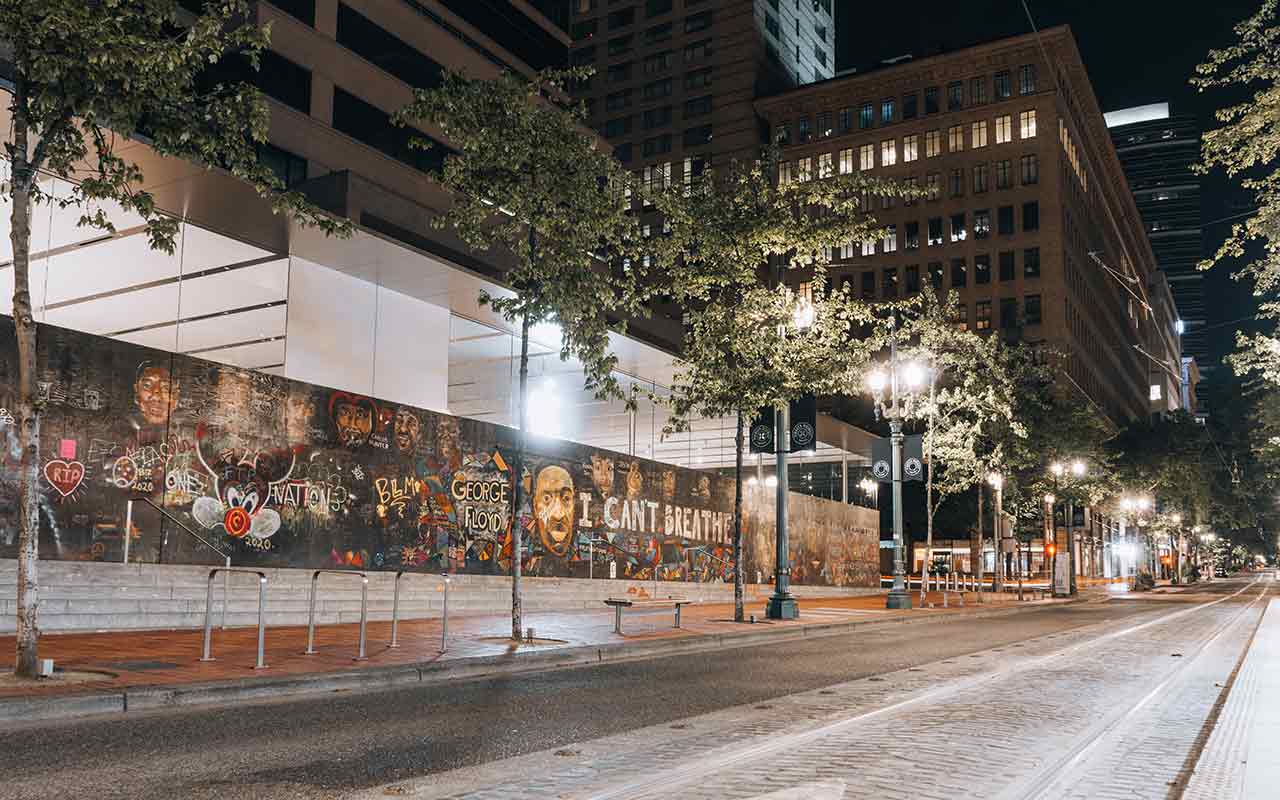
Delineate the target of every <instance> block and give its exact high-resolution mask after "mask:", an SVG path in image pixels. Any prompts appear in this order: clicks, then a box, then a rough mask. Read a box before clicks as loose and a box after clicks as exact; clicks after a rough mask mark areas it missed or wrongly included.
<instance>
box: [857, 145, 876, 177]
mask: <svg viewBox="0 0 1280 800" xmlns="http://www.w3.org/2000/svg"><path fill="white" fill-rule="evenodd" d="M875 167H876V146H875V145H874V144H864V145H862V146H861V147H859V148H858V169H860V170H862V171H863V172H866V171H867V170H871V169H875Z"/></svg>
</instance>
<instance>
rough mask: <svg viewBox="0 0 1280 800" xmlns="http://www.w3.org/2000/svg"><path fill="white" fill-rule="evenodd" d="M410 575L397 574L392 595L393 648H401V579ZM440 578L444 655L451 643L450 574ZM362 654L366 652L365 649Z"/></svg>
mask: <svg viewBox="0 0 1280 800" xmlns="http://www.w3.org/2000/svg"><path fill="white" fill-rule="evenodd" d="M407 574H409V573H407V572H405V571H404V570H400V571H399V572H397V573H396V582H395V593H394V594H393V595H392V598H393V599H392V601H391V644H390V645H388V646H389V647H391V648H397V647H399V646H400V579H401V578H403V577H404V576H405V575H407ZM440 577H441V578H443V579H444V609H443V611H444V613H443V614H442V616H441V618H440V652H441V653H443V652H444V651H445V650H446V649H448V646H449V644H448V642H449V577H450V576H449V573H447V572H442V573H440ZM361 652H364V651H363V649H362V650H361Z"/></svg>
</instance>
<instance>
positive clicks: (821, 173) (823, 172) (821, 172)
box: [818, 153, 831, 178]
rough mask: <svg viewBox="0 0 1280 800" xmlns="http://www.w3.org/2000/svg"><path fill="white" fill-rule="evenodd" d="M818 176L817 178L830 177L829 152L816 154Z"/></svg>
mask: <svg viewBox="0 0 1280 800" xmlns="http://www.w3.org/2000/svg"><path fill="white" fill-rule="evenodd" d="M818 177H819V178H830V177H831V154H830V153H823V154H822V155H820V156H818Z"/></svg>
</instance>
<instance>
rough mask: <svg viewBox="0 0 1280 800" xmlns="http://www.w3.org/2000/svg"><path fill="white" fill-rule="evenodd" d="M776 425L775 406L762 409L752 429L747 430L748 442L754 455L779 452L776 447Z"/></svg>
mask: <svg viewBox="0 0 1280 800" xmlns="http://www.w3.org/2000/svg"><path fill="white" fill-rule="evenodd" d="M775 424H776V423H775V422H774V409H773V406H766V407H765V408H762V409H760V412H759V413H758V414H756V416H755V418H754V419H752V420H751V427H750V428H748V429H747V442H748V444H749V446H750V448H751V452H752V453H776V452H777V450H778V448H777V447H775V446H774V439H775V438H776V435H775V431H774V426H775Z"/></svg>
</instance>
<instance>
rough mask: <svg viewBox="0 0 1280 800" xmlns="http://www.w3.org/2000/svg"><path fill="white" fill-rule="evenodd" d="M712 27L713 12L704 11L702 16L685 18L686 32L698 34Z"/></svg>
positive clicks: (696, 15)
mask: <svg viewBox="0 0 1280 800" xmlns="http://www.w3.org/2000/svg"><path fill="white" fill-rule="evenodd" d="M710 27H711V12H710V11H703V12H702V13H701V14H694V15H693V16H691V17H685V18H684V32H685V33H697V32H698V31H705V30H706V29H707V28H710Z"/></svg>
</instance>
